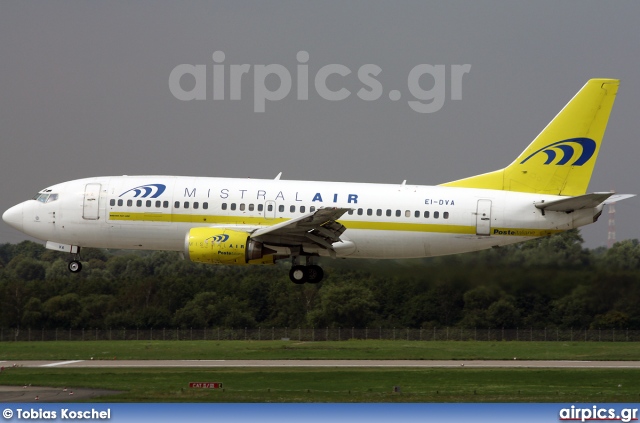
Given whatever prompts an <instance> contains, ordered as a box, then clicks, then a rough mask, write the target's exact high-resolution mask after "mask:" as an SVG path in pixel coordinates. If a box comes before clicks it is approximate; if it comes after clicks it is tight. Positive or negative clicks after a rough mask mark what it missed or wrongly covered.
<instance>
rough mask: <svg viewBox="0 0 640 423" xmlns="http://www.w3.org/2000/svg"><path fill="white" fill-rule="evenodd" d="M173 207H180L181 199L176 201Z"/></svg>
mask: <svg viewBox="0 0 640 423" xmlns="http://www.w3.org/2000/svg"><path fill="white" fill-rule="evenodd" d="M173 208H174V209H179V208H180V201H176V202H175V203H173Z"/></svg>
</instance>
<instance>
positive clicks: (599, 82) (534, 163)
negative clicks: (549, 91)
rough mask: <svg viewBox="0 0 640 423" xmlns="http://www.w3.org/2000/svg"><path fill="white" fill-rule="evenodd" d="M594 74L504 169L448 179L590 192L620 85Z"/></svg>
mask: <svg viewBox="0 0 640 423" xmlns="http://www.w3.org/2000/svg"><path fill="white" fill-rule="evenodd" d="M619 83H620V81H618V80H617V79H590V80H589V81H588V82H587V83H586V84H585V85H584V87H582V89H581V90H580V91H579V92H578V93H577V94H576V95H575V96H574V97H573V98H572V99H571V101H569V103H567V105H566V106H564V108H563V109H562V110H561V111H560V113H558V114H557V115H556V117H555V118H553V120H552V121H551V122H550V123H549V124H548V125H547V127H546V128H544V129H543V130H542V132H541V133H540V134H539V135H538V136H537V137H536V138H535V139H534V140H533V142H531V144H529V146H528V147H527V148H526V149H525V150H524V151H523V152H522V154H520V156H518V158H517V159H516V160H515V161H514V162H513V163H511V164H510V165H509V166H507V167H505V168H504V169H500V170H496V171H494V172H490V173H485V174H482V175H478V176H472V177H470V178H465V179H460V180H457V181H453V182H448V183H446V184H442V186H447V187H465V188H485V189H497V190H506V191H518V192H532V193H540V194H552V195H572V196H573V195H581V194H584V193H586V192H587V186H588V185H589V180H590V179H591V173H592V172H593V167H594V165H595V163H596V158H597V157H598V152H599V151H600V145H601V144H602V137H603V135H604V131H605V129H606V127H607V121H608V120H609V114H610V113H611V108H612V107H613V101H614V100H615V97H616V93H617V92H618V85H619Z"/></svg>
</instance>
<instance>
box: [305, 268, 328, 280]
mask: <svg viewBox="0 0 640 423" xmlns="http://www.w3.org/2000/svg"><path fill="white" fill-rule="evenodd" d="M323 277H324V271H323V270H322V267H320V266H318V265H315V264H312V265H311V266H307V282H309V283H318V282H320V281H321V280H322V278H323Z"/></svg>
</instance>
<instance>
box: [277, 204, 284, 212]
mask: <svg viewBox="0 0 640 423" xmlns="http://www.w3.org/2000/svg"><path fill="white" fill-rule="evenodd" d="M278 211H279V212H280V213H282V212H283V211H284V206H283V205H282V204H280V205H279V206H278Z"/></svg>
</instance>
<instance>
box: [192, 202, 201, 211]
mask: <svg viewBox="0 0 640 423" xmlns="http://www.w3.org/2000/svg"><path fill="white" fill-rule="evenodd" d="M198 207H200V203H198V202H197V201H194V202H193V208H194V209H197V208H198Z"/></svg>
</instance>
